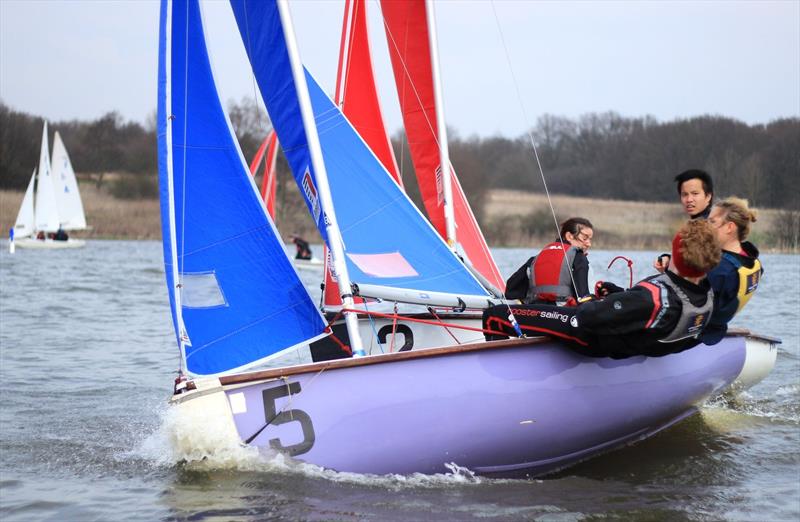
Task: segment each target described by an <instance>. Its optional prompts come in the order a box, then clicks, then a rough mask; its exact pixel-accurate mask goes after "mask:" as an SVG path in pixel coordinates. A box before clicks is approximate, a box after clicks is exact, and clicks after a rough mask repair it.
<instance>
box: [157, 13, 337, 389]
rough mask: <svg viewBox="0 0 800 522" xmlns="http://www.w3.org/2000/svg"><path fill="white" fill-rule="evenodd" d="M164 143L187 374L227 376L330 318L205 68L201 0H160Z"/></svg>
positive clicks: (167, 245) (176, 311) (166, 205)
mask: <svg viewBox="0 0 800 522" xmlns="http://www.w3.org/2000/svg"><path fill="white" fill-rule="evenodd" d="M160 35H161V37H160V46H159V88H158V90H159V98H158V100H159V101H158V148H159V174H160V175H159V185H160V196H161V222H162V235H163V246H164V265H165V271H166V279H167V287H168V289H169V290H170V292H169V294H170V304H171V306H172V316H173V322H174V325H175V331H176V335H177V340H178V343H179V345H180V346H181V348H182V352H183V357H184V359H185V368H186V370H187V371H188V372H189V373H191V374H199V375H207V374H217V373H221V372H231V371H235V370H238V369H242V368H245V367H247V366H251V365H254V364H256V363H259V362H261V361H263V360H265V359H267V358H270V357H273V356H275V355H277V354H279V353H281V352H282V351H284V350H286V349H289V348H292V347H294V346H297V345H301V344H306V343H308V342H309V341H311V340H314V339H316V338H318V337H319V336H320V335H321V334H322V332H323V330H324V328H325V323H324V321H323V319H322V316H321V315H320V313H319V311H318V310H317V309H316V307H315V305H314V302H313V301H312V299H311V297H310V296H309V294H308V292H307V291H306V289H305V288H304V287H303V284H302V282H301V281H300V279H299V278H298V276H297V273H296V272H295V270H294V267H293V266H292V263H291V261H290V260H289V258H288V257H287V255H286V252H285V250H284V247H283V243H282V242H281V241H280V240H279V237H278V233H277V231H276V229H275V226H274V224H273V223H272V221H271V220H270V219H269V217H268V216H267V212H266V209H265V208H264V205H263V202H262V201H261V199H260V198H259V194H258V189H257V188H256V186H255V184H254V182H253V180H252V177H251V176H250V175H249V172H248V170H247V165H246V164H245V162H244V158H243V157H242V154H241V151H240V150H239V146H238V143H237V141H236V138H235V136H234V134H233V130H232V127H231V125H230V122H229V120H228V118H227V116H226V114H225V113H224V111H223V109H222V105H221V103H220V100H219V96H218V94H217V88H216V83H215V80H214V76H213V73H212V70H211V66H210V64H209V58H208V50H207V48H206V42H205V34H204V30H203V22H202V18H201V14H200V8H199V5H198V2H197V0H188V1H187V0H174V1H170V0H163V1H162V4H161V26H160Z"/></svg>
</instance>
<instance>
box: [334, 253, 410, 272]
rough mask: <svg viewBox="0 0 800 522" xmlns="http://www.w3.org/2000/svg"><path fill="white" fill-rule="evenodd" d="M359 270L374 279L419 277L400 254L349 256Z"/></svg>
mask: <svg viewBox="0 0 800 522" xmlns="http://www.w3.org/2000/svg"><path fill="white" fill-rule="evenodd" d="M347 257H349V258H350V261H352V262H353V263H355V265H356V266H357V267H358V269H359V270H361V271H362V272H364V273H365V274H367V275H370V276H372V277H414V276H417V275H419V274H418V273H417V271H416V270H414V267H413V266H411V264H410V263H409V262H408V261H407V260H406V258H405V257H403V254H401V253H400V252H389V253H386V254H347Z"/></svg>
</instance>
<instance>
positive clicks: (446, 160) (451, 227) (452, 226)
mask: <svg viewBox="0 0 800 522" xmlns="http://www.w3.org/2000/svg"><path fill="white" fill-rule="evenodd" d="M425 8H426V10H427V12H428V16H427V20H428V39H429V42H430V48H431V73H432V75H433V94H434V99H435V100H436V128H437V131H438V135H439V168H440V169H441V173H442V197H443V199H444V218H445V227H446V230H447V238H446V239H447V245H448V246H449V247H450V248H452V249H454V250H455V247H456V218H455V213H454V211H453V185H452V181H451V178H452V176H451V170H450V150H449V148H448V145H447V124H446V123H445V120H444V97H443V96H442V78H441V73H440V71H439V47H438V43H437V39H436V17H435V16H434V9H433V0H425Z"/></svg>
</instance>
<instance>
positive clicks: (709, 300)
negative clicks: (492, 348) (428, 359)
mask: <svg viewBox="0 0 800 522" xmlns="http://www.w3.org/2000/svg"><path fill="white" fill-rule="evenodd" d="M715 239H716V238H715V234H714V230H713V229H712V228H711V225H710V224H709V223H708V222H707V221H705V220H696V221H690V222H688V223H686V224H685V225H684V226H683V227H681V229H680V230H679V231H678V233H677V234H676V235H675V238H674V239H673V241H672V255H671V258H670V264H669V268H668V270H667V272H665V273H663V274H657V275H654V276H650V277H648V278H646V279H644V280H643V281H640V282H638V283H637V284H635V285H634V286H633V287H632V288H630V289H628V290H622V289H621V288H619V287H616V286H615V285H608V286H606V287H605V288H606V290H607V292H606V294H607V296H606V297H604V298H601V299H595V300H592V301H590V302H587V303H585V304H581V305H580V306H578V307H565V306H552V305H545V304H532V305H511V306H508V305H498V306H493V307H491V308H488V309H486V310H485V311H484V314H483V328H484V330H487V332H486V333H485V336H486V339H487V340H490V341H491V340H497V339H502V338H505V337H508V336H514V337H516V336H517V333H516V328H514V324H513V321H512V317H513V319H515V321H516V323H518V327H519V328H520V330H521V332H522V333H523V334H527V335H550V336H553V337H555V338H558V339H561V340H563V341H565V342H566V343H567V345H568V346H570V347H571V348H573V349H575V350H576V351H578V352H579V353H581V354H584V355H588V356H592V357H611V358H614V359H622V358H626V357H632V356H634V355H647V356H650V357H660V356H663V355H668V354H670V353H678V352H681V351H683V350H687V349H689V348H692V347H693V346H695V345H696V344H698V342H699V339H700V338H701V335H702V334H703V332H704V330H705V328H706V327H707V326H708V325H709V323H710V320H711V316H712V313H713V310H714V292H713V290H712V289H711V284H710V283H709V281H708V279H707V278H706V273H708V271H709V270H711V269H713V268H714V267H715V266H717V264H718V263H719V260H720V257H721V249H720V246H719V244H718V243H717V241H716V240H715ZM511 314H513V316H512V315H511Z"/></svg>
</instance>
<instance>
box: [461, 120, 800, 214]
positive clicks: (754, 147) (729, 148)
mask: <svg viewBox="0 0 800 522" xmlns="http://www.w3.org/2000/svg"><path fill="white" fill-rule="evenodd" d="M531 134H532V136H533V138H534V141H535V143H536V147H537V153H538V156H539V160H540V162H541V166H542V170H543V172H544V177H545V180H546V182H547V187H548V189H549V190H550V192H552V193H560V194H570V195H575V196H586V197H596V198H610V199H623V200H637V201H675V198H676V193H675V191H676V189H675V185H674V182H673V181H672V180H673V178H674V176H675V175H676V174H678V173H680V172H682V171H684V170H686V169H688V168H701V169H704V170H707V171H708V172H710V173H711V174H712V176H713V178H714V183H715V192H716V193H717V194H719V195H728V194H737V195H739V196H741V197H746V198H748V199H749V200H750V202H751V203H753V204H754V205H755V206H760V207H772V208H789V209H800V204H798V191H797V184H798V176H800V154H799V153H798V148H799V147H800V119H798V118H790V119H781V120H777V121H774V122H772V123H769V124H767V125H747V124H744V123H742V122H740V121H737V120H733V119H731V118H723V117H717V116H701V117H696V118H691V119H687V120H676V121H672V122H666V123H659V122H657V121H656V120H655V119H653V118H651V117H645V118H624V117H621V116H619V115H618V114H615V113H604V114H588V115H585V116H582V117H581V118H579V119H578V120H572V119H568V118H563V117H558V116H544V117H542V118H540V119H539V121H538V122H537V125H536V127H535V128H534V129H533V130H532V133H531ZM460 148H461V149H463V150H468V151H470V153H471V158H472V159H473V160H477V161H478V162H479V164H480V165H479V167H478V170H480V171H481V172H484V173H486V176H487V178H486V183H487V184H488V185H489V186H491V187H492V188H508V189H514V190H522V191H534V192H542V191H543V182H542V177H541V174H540V172H539V168H538V166H537V163H536V158H535V156H534V153H533V147H532V145H531V140H530V138H529V136H527V135H526V136H522V137H520V138H517V139H515V140H510V139H506V138H486V139H479V138H472V139H469V140H467V141H465V142H461V146H460ZM458 160H459V158H458V157H456V155H455V154H454V155H453V162H454V164H455V165H456V168H457V169H458V168H459V166H458ZM459 176H461V174H459Z"/></svg>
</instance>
